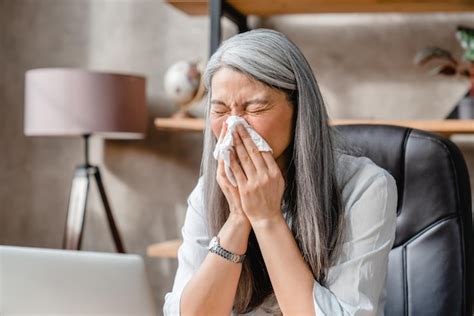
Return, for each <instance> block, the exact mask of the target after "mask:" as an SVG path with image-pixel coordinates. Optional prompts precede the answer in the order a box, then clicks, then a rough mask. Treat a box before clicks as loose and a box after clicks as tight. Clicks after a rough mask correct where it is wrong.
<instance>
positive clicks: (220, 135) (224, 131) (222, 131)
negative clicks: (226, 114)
mask: <svg viewBox="0 0 474 316" xmlns="http://www.w3.org/2000/svg"><path fill="white" fill-rule="evenodd" d="M226 131H227V124H226V122H225V121H224V122H223V123H222V127H221V132H220V133H219V138H218V139H217V142H218V143H219V142H221V141H222V138H224V135H225V133H226Z"/></svg>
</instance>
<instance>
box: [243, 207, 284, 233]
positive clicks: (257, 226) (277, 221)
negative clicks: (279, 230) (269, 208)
mask: <svg viewBox="0 0 474 316" xmlns="http://www.w3.org/2000/svg"><path fill="white" fill-rule="evenodd" d="M250 223H251V226H252V228H253V230H254V231H255V232H256V231H257V230H266V229H271V228H273V227H276V226H280V225H287V223H286V221H285V218H284V217H283V214H282V213H281V212H278V213H275V214H274V215H272V216H269V217H259V218H253V219H251V220H250Z"/></svg>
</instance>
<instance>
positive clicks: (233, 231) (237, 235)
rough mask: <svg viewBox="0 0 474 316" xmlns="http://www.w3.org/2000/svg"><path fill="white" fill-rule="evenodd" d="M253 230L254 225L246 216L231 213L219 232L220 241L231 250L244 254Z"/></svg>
mask: <svg viewBox="0 0 474 316" xmlns="http://www.w3.org/2000/svg"><path fill="white" fill-rule="evenodd" d="M251 230H252V226H250V222H249V221H248V219H247V218H246V217H242V216H240V215H235V214H234V215H233V214H232V213H231V214H230V215H229V217H228V218H227V221H226V222H225V224H224V226H222V228H221V230H220V231H219V233H218V236H219V238H220V243H221V245H222V247H224V248H225V249H227V250H228V251H230V252H233V253H236V254H244V253H245V252H246V251H247V245H248V239H249V235H250V231H251Z"/></svg>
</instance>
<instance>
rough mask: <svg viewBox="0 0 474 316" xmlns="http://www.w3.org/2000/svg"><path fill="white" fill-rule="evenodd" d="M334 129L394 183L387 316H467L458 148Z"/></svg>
mask: <svg viewBox="0 0 474 316" xmlns="http://www.w3.org/2000/svg"><path fill="white" fill-rule="evenodd" d="M337 129H338V130H339V131H340V132H341V134H342V136H344V137H345V138H346V139H347V140H348V142H349V144H350V145H355V146H356V147H359V148H360V149H362V150H363V155H364V156H367V157H369V158H370V159H371V160H372V161H374V162H375V163H376V164H377V165H379V166H380V167H382V168H384V169H386V170H387V171H389V172H390V173H391V174H392V175H393V177H394V178H395V180H396V182H397V187H398V209H397V229H396V239H395V243H394V246H393V248H392V250H391V252H390V256H389V269H388V276H387V286H386V289H387V301H386V305H385V315H389V316H392V315H397V316H398V315H414V316H421V315H471V313H472V312H471V272H472V270H471V240H472V234H471V230H472V222H471V189H470V184H469V175H468V171H467V167H466V163H465V161H464V158H463V156H462V154H461V152H460V151H459V149H458V147H457V146H456V145H455V144H454V143H453V142H451V141H450V140H448V139H446V138H443V137H441V136H437V135H434V134H431V133H427V132H423V131H420V130H416V129H411V128H403V127H396V126H388V125H339V126H337Z"/></svg>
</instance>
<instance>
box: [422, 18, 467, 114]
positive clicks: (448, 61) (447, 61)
mask: <svg viewBox="0 0 474 316" xmlns="http://www.w3.org/2000/svg"><path fill="white" fill-rule="evenodd" d="M456 38H457V39H458V41H459V43H460V44H461V46H462V48H463V49H464V55H463V58H462V59H464V61H465V62H466V63H463V62H462V61H459V62H458V61H457V60H456V59H455V58H454V57H453V55H452V54H451V52H449V51H448V50H445V49H442V48H439V47H426V48H424V49H422V50H421V51H419V52H418V53H417V54H416V56H415V64H417V65H420V66H423V65H425V64H427V63H429V62H430V61H434V60H437V61H441V63H440V64H438V65H437V66H435V67H433V68H431V70H430V71H429V73H430V74H433V75H437V74H440V75H445V76H456V75H460V76H465V77H467V78H468V79H469V81H470V87H469V91H468V93H467V94H466V95H465V96H464V98H463V99H462V100H461V101H460V102H459V105H458V113H459V118H463V119H473V118H474V28H471V27H467V26H458V27H457V30H456Z"/></svg>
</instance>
